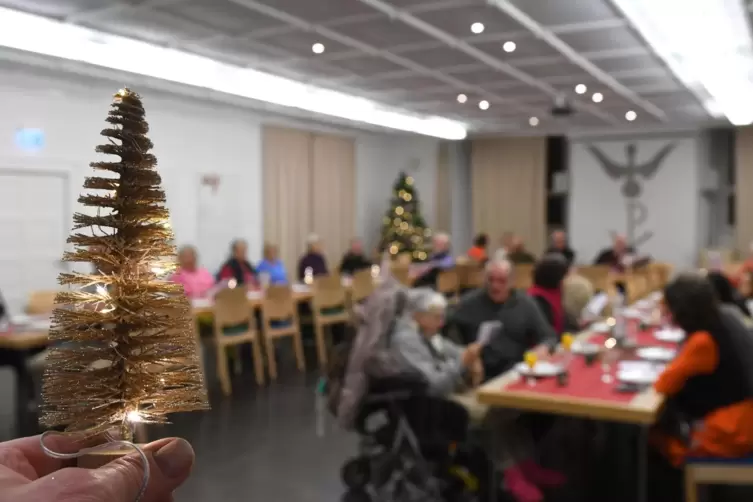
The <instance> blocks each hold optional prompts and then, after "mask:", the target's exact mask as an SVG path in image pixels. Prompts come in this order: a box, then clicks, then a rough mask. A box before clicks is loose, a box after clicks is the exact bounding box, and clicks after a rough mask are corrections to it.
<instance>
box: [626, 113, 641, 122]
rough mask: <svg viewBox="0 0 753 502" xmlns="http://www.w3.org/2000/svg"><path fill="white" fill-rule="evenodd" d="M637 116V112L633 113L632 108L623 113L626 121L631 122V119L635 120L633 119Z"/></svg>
mask: <svg viewBox="0 0 753 502" xmlns="http://www.w3.org/2000/svg"><path fill="white" fill-rule="evenodd" d="M637 117H638V114H637V113H635V112H634V111H633V110H629V111H628V112H627V113H626V114H625V120H627V121H628V122H632V121H633V120H635V119H636V118H637Z"/></svg>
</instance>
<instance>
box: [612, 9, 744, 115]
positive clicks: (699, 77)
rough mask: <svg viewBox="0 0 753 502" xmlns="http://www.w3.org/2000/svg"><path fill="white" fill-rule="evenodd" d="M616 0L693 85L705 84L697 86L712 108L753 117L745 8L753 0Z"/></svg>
mask: <svg viewBox="0 0 753 502" xmlns="http://www.w3.org/2000/svg"><path fill="white" fill-rule="evenodd" d="M613 3H614V4H615V5H616V6H617V7H618V8H619V10H621V11H622V14H624V16H625V17H626V18H627V19H628V21H629V22H630V24H631V25H632V26H633V27H634V28H635V29H636V30H637V31H638V32H639V33H640V34H641V35H642V37H643V38H644V39H645V40H646V41H647V42H648V44H649V45H650V46H651V48H652V49H653V51H654V52H655V53H656V54H657V55H659V57H661V58H662V59H663V60H664V62H665V63H666V64H667V66H668V67H669V68H670V69H671V70H672V72H673V73H674V74H675V75H676V76H677V78H678V79H679V80H680V81H681V82H682V83H683V84H685V86H686V87H687V88H688V89H690V90H691V91H693V90H696V89H701V92H698V91H695V92H697V93H698V97H699V98H700V99H701V100H702V101H703V103H704V107H705V108H706V110H707V111H708V112H709V114H711V115H713V116H717V117H720V116H725V117H726V118H727V119H728V120H729V121H730V122H731V123H732V124H734V125H746V124H750V123H753V80H752V79H751V78H750V76H751V75H753V58H751V56H750V55H751V54H753V39H752V38H751V36H750V32H749V28H748V12H747V11H746V8H745V6H746V4H747V3H749V2H744V1H742V0H714V1H710V0H706V1H700V0H699V1H694V2H688V1H687V0H661V1H660V2H657V1H656V0H613ZM704 90H705V92H704ZM707 93H708V95H710V96H711V98H712V99H711V100H709V99H707V98H706V94H707ZM720 111H721V114H719V112H720Z"/></svg>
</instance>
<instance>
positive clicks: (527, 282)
mask: <svg viewBox="0 0 753 502" xmlns="http://www.w3.org/2000/svg"><path fill="white" fill-rule="evenodd" d="M534 266H535V265H534V264H533V263H520V264H518V265H514V266H513V278H514V280H515V285H514V287H515V288H516V289H528V288H530V287H531V285H532V284H533V268H534Z"/></svg>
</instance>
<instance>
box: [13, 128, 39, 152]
mask: <svg viewBox="0 0 753 502" xmlns="http://www.w3.org/2000/svg"><path fill="white" fill-rule="evenodd" d="M16 147H18V149H19V150H23V151H25V152H39V151H41V150H43V149H44V131H43V130H42V129H34V128H28V127H23V128H21V129H17V130H16Z"/></svg>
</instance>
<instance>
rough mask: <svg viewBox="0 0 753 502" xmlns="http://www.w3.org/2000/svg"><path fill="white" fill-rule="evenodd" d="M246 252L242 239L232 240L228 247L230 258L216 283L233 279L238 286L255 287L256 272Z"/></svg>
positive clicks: (218, 275) (223, 266)
mask: <svg viewBox="0 0 753 502" xmlns="http://www.w3.org/2000/svg"><path fill="white" fill-rule="evenodd" d="M247 252H248V245H247V244H246V241H244V240H243V239H236V240H234V241H233V243H232V244H231V245H230V257H229V258H228V260H227V261H226V262H225V263H224V264H223V265H222V268H220V271H219V273H218V274H217V282H222V281H227V280H230V279H235V280H236V283H237V284H238V285H241V284H245V285H246V286H247V287H249V288H255V287H257V286H258V283H257V280H256V270H255V269H254V267H253V266H252V265H251V263H250V262H249V261H248V258H247V257H246V254H247Z"/></svg>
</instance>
